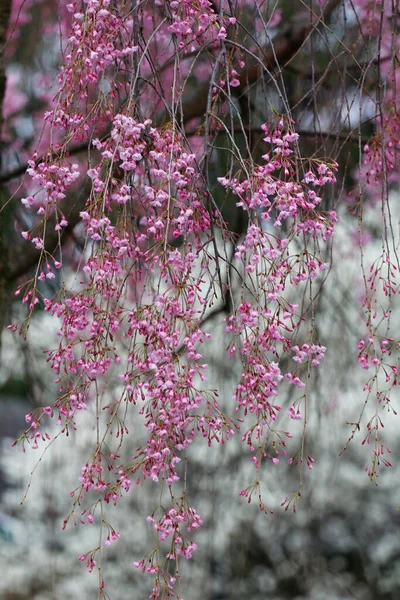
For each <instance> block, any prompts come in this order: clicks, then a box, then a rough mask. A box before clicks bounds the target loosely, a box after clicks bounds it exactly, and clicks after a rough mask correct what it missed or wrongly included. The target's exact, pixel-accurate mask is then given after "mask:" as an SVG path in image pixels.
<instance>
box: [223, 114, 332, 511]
mask: <svg viewBox="0 0 400 600" xmlns="http://www.w3.org/2000/svg"><path fill="white" fill-rule="evenodd" d="M292 125H293V124H292V123H286V122H285V121H284V120H283V119H281V120H280V121H279V122H278V124H277V126H276V127H275V128H273V129H271V128H270V127H269V126H268V125H267V124H265V125H264V126H263V130H264V132H265V137H264V141H265V142H266V144H268V145H269V147H270V150H269V151H268V152H267V153H265V154H264V155H263V159H264V161H265V164H263V165H261V166H257V165H255V166H254V168H253V169H252V170H251V171H250V172H249V169H248V167H246V169H244V173H243V177H242V178H240V177H222V178H220V179H219V182H220V184H221V185H222V186H224V187H225V188H226V189H228V190H231V191H232V193H233V194H234V195H235V196H237V197H238V201H237V205H238V206H239V207H241V208H242V209H243V210H245V211H246V212H247V213H248V215H249V221H250V223H249V226H248V228H247V231H246V233H245V234H244V236H243V239H242V240H241V241H240V243H239V244H237V246H236V251H235V258H236V259H237V260H238V261H239V262H240V263H241V265H242V269H243V287H242V299H241V302H240V303H238V305H237V307H236V309H235V310H234V311H233V313H232V315H230V316H229V317H228V318H227V320H226V329H227V331H228V332H229V333H230V334H231V335H232V336H233V341H232V342H231V343H230V344H229V346H228V349H227V350H228V352H229V354H230V355H231V356H232V355H233V354H235V353H236V352H240V355H241V358H242V363H243V370H242V374H241V378H240V382H239V384H238V386H237V388H236V391H235V394H234V399H235V401H236V411H237V412H239V413H242V414H243V417H245V420H246V423H249V427H248V429H247V431H246V432H245V433H244V434H243V436H242V441H243V442H245V443H246V444H247V445H248V447H249V449H250V451H251V452H252V454H253V457H252V462H253V463H254V465H255V466H256V468H257V469H260V467H261V463H262V461H263V460H264V459H269V460H270V461H271V462H272V463H273V464H275V465H277V464H278V463H279V460H280V458H279V457H280V455H283V456H286V454H287V450H286V446H287V439H288V438H290V437H291V434H290V432H288V431H280V430H278V429H277V428H276V425H277V420H278V416H279V414H280V412H281V411H282V402H281V401H280V399H279V398H280V390H281V387H282V385H283V383H284V382H286V383H289V384H290V385H294V386H295V387H297V388H298V389H302V388H304V387H305V384H304V382H303V380H302V373H303V374H305V371H304V369H307V370H308V368H309V367H312V366H317V365H318V364H319V363H320V361H321V359H322V358H323V357H324V353H325V350H326V348H325V346H322V345H321V344H319V343H317V342H316V341H313V336H314V335H315V332H314V331H312V332H311V339H309V340H308V341H306V342H304V343H303V344H301V345H299V344H295V343H294V342H293V340H294V337H295V335H299V333H300V331H301V329H300V328H301V322H302V320H301V316H300V314H299V313H298V306H297V305H295V304H292V303H290V301H289V295H288V292H289V290H288V288H290V287H291V286H294V287H295V288H296V287H299V286H301V287H304V286H306V285H307V283H308V282H309V281H310V280H312V279H315V278H318V277H321V276H322V274H323V272H324V270H325V269H326V267H327V264H326V262H325V261H323V260H322V258H321V256H319V255H318V254H317V253H316V252H314V253H313V254H311V252H310V249H309V243H308V240H310V239H311V240H314V239H315V240H316V239H320V240H322V241H327V240H328V239H329V238H330V237H331V236H332V235H333V227H334V223H335V222H336V220H337V217H336V214H335V212H334V211H327V210H321V205H323V196H322V192H323V188H324V186H326V185H329V184H331V183H334V182H335V175H334V171H335V170H336V168H337V165H336V164H335V163H332V164H327V163H325V162H324V161H321V160H314V161H306V160H304V159H299V152H298V146H297V143H298V139H299V136H298V134H297V133H295V132H294V131H293V128H292ZM299 163H300V173H302V176H301V178H300V180H299V177H298V167H299ZM303 234H304V235H305V237H304V238H303V237H300V236H301V235H303ZM300 240H302V243H301V241H300ZM303 244H304V245H303ZM291 352H292V353H293V360H294V362H296V363H297V364H298V367H297V369H294V370H293V369H292V370H290V369H289V370H287V371H286V372H284V371H282V367H281V366H280V359H281V357H283V356H286V355H288V354H290V353H291ZM302 365H304V367H302ZM302 369H303V371H302ZM302 393H303V396H301V397H300V398H299V399H298V401H296V403H295V404H294V405H292V406H291V407H290V408H289V412H288V414H289V416H290V418H291V419H292V420H293V421H297V420H300V419H301V411H300V403H301V402H302V401H306V394H304V391H303V392H302ZM251 418H252V420H253V424H250V421H251ZM249 420H250V421H249ZM268 440H269V441H268ZM269 448H272V451H271V450H270V449H269ZM307 456H308V455H307ZM305 460H306V455H305ZM289 462H290V464H296V460H294V459H293V457H292V458H291V459H289ZM297 462H298V461H297ZM310 465H312V462H310ZM249 489H250V488H249ZM242 495H244V496H246V497H247V498H250V497H251V496H249V495H248V494H245V493H243V494H242ZM259 498H260V500H259V502H260V506H261V505H262V506H263V503H262V500H261V496H259Z"/></svg>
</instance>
